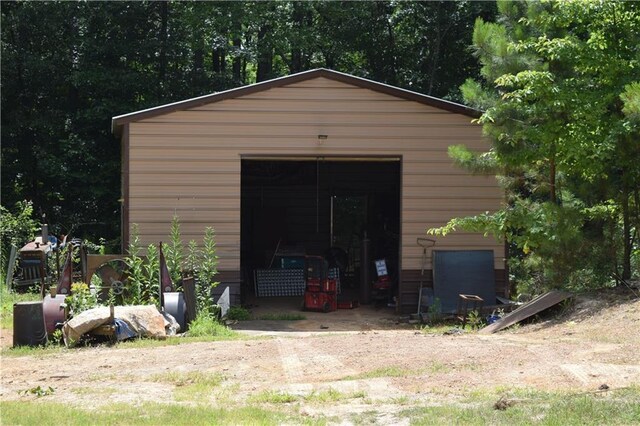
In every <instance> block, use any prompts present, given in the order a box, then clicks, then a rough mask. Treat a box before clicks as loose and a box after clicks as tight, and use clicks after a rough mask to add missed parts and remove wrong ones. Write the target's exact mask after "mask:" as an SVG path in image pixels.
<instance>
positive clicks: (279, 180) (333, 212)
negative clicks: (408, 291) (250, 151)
mask: <svg viewBox="0 0 640 426" xmlns="http://www.w3.org/2000/svg"><path fill="white" fill-rule="evenodd" d="M400 167H401V161H400V158H398V157H384V158H380V157H367V158H342V157H305V158H301V157H290V158H288V157H281V158H269V157H263V158H243V159H242V209H241V210H242V213H241V268H242V274H243V277H244V279H243V282H244V286H245V288H244V289H243V294H245V295H252V296H256V297H261V298H262V297H278V296H301V297H302V295H303V292H304V285H305V283H304V281H303V278H302V277H303V270H304V258H305V256H323V257H324V258H325V259H326V260H327V261H328V263H329V267H330V273H335V274H337V276H338V277H339V286H340V290H339V296H338V298H339V300H340V299H342V300H358V299H362V297H360V296H361V295H362V294H363V293H362V291H363V286H364V285H365V284H364V283H363V279H366V280H367V281H368V283H366V285H367V286H371V283H372V282H373V281H375V279H376V278H377V272H376V265H375V261H376V260H380V259H384V260H385V264H386V267H387V270H388V271H387V272H388V275H389V277H390V278H391V280H392V282H393V283H397V282H398V273H399V264H400V263H399V262H400V259H399V252H400V250H399V247H400V245H399V243H400V241H399V239H400V175H401V171H400ZM363 256H364V257H365V258H363ZM362 268H367V272H366V273H363V269H362ZM264 271H270V272H264ZM367 275H368V276H369V278H368V279H367ZM366 292H367V290H365V293H366ZM393 295H394V294H393V290H392V291H390V292H389V298H391V297H393ZM360 301H361V302H365V303H366V302H368V301H369V300H360ZM385 302H386V301H385Z"/></svg>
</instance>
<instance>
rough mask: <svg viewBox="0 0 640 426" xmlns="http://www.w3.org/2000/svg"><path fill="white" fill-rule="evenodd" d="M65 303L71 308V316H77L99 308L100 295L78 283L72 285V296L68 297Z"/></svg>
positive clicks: (85, 285)
mask: <svg viewBox="0 0 640 426" xmlns="http://www.w3.org/2000/svg"><path fill="white" fill-rule="evenodd" d="M65 303H66V304H67V306H69V310H70V311H71V314H72V315H74V316H75V315H78V314H79V313H80V312H84V311H86V310H89V309H91V308H95V307H96V306H98V305H99V302H98V294H97V293H95V292H92V291H91V290H90V289H89V286H88V285H87V284H85V283H83V282H76V283H73V284H71V294H70V295H69V296H67V297H66V299H65Z"/></svg>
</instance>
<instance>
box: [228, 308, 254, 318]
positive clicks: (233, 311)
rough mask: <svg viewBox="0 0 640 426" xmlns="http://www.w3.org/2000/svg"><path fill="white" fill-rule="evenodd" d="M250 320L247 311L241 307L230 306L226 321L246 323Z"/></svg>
mask: <svg viewBox="0 0 640 426" xmlns="http://www.w3.org/2000/svg"><path fill="white" fill-rule="evenodd" d="M250 318H251V314H250V313H249V311H248V310H247V309H245V308H243V307H242V306H232V307H230V308H229V311H227V319H230V320H235V321H247V320H248V319H250Z"/></svg>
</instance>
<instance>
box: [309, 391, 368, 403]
mask: <svg viewBox="0 0 640 426" xmlns="http://www.w3.org/2000/svg"><path fill="white" fill-rule="evenodd" d="M366 396H367V395H366V394H365V392H364V391H356V392H352V393H344V392H340V391H337V390H335V389H333V388H329V389H327V390H322V391H313V392H311V393H310V394H309V395H307V396H305V397H304V400H305V401H306V402H312V403H313V402H315V403H335V402H339V401H346V400H349V399H357V398H364V397H366Z"/></svg>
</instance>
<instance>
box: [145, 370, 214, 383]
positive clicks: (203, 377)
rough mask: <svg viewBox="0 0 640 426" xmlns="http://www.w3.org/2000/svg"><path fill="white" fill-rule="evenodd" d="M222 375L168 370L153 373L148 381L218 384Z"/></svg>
mask: <svg viewBox="0 0 640 426" xmlns="http://www.w3.org/2000/svg"><path fill="white" fill-rule="evenodd" d="M223 380H224V377H223V376H222V375H221V374H218V373H205V372H202V371H188V372H181V371H169V372H167V373H162V374H155V375H153V376H151V377H150V379H149V381H152V382H159V383H170V384H172V385H175V386H187V385H193V384H204V385H209V386H218V385H219V384H220V383H222V381H223Z"/></svg>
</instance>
